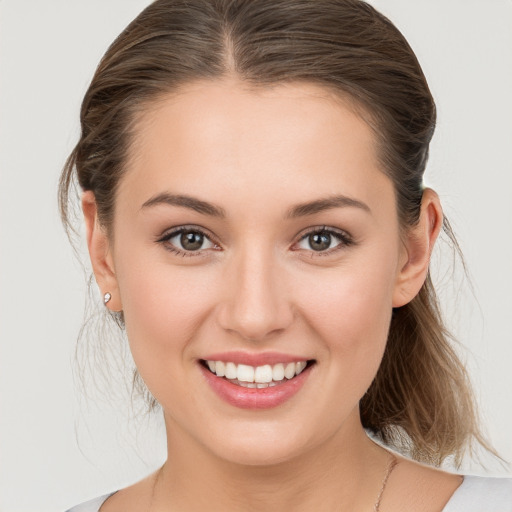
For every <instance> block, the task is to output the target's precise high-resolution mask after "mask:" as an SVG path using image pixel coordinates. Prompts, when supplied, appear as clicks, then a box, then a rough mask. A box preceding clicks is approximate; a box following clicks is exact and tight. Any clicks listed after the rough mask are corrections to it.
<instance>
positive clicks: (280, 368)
mask: <svg viewBox="0 0 512 512" xmlns="http://www.w3.org/2000/svg"><path fill="white" fill-rule="evenodd" d="M283 379H284V364H282V363H279V364H275V365H274V366H273V367H272V380H275V381H279V380H283Z"/></svg>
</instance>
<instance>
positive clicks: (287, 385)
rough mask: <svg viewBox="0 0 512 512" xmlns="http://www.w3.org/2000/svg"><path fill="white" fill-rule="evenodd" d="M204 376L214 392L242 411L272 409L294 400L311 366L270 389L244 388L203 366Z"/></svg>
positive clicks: (201, 366)
mask: <svg viewBox="0 0 512 512" xmlns="http://www.w3.org/2000/svg"><path fill="white" fill-rule="evenodd" d="M199 366H200V368H201V371H202V372H203V375H204V377H205V379H206V381H207V382H208V384H209V385H210V387H211V388H212V389H213V391H214V392H215V393H216V394H217V395H218V396H219V397H220V398H221V399H222V400H224V401H225V402H227V403H228V404H230V405H233V406H235V407H239V408H241V409H271V408H272V407H277V406H278V405H281V404H283V403H285V402H286V401H288V400H289V399H290V398H292V397H293V396H294V395H295V394H296V393H298V391H299V390H300V389H301V388H302V386H303V385H304V383H305V382H306V379H307V378H308V376H309V373H310V370H311V365H309V366H307V367H306V369H305V370H303V371H302V373H300V374H299V375H297V376H296V377H294V378H293V379H290V380H287V381H286V382H283V383H282V384H277V385H275V386H272V387H268V388H261V389H258V388H244V387H242V386H237V385H236V384H233V383H231V382H229V381H228V380H226V379H224V378H222V377H217V376H216V375H214V374H213V373H212V372H211V371H210V370H208V369H207V368H205V367H204V366H203V365H202V364H200V365H199Z"/></svg>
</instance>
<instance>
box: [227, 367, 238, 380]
mask: <svg viewBox="0 0 512 512" xmlns="http://www.w3.org/2000/svg"><path fill="white" fill-rule="evenodd" d="M226 379H236V364H235V363H226Z"/></svg>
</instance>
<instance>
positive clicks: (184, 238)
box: [180, 231, 203, 251]
mask: <svg viewBox="0 0 512 512" xmlns="http://www.w3.org/2000/svg"><path fill="white" fill-rule="evenodd" d="M180 242H181V246H182V247H183V248H184V249H186V250H187V251H197V250H198V249H201V246H202V245H203V235H202V234H201V233H194V232H191V231H189V232H188V233H182V234H181V237H180Z"/></svg>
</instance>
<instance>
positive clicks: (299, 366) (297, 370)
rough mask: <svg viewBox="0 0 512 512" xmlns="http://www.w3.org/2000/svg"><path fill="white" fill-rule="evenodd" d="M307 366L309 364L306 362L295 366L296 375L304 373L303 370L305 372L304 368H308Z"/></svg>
mask: <svg viewBox="0 0 512 512" xmlns="http://www.w3.org/2000/svg"><path fill="white" fill-rule="evenodd" d="M307 364H308V363H307V362H306V361H301V362H300V363H297V364H296V365H295V374H296V375H299V373H302V370H304V368H306V365H307Z"/></svg>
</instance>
